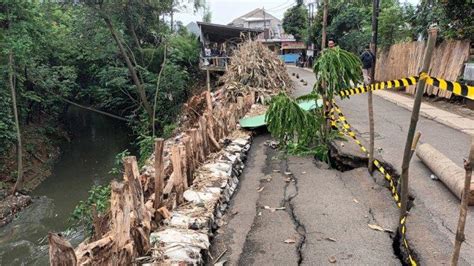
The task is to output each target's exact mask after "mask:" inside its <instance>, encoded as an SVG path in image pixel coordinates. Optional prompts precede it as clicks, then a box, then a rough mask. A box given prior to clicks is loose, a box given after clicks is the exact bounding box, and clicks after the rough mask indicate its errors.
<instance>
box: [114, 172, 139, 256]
mask: <svg viewBox="0 0 474 266" xmlns="http://www.w3.org/2000/svg"><path fill="white" fill-rule="evenodd" d="M110 186H111V190H112V195H111V200H110V212H111V220H112V221H113V223H112V226H111V228H112V230H111V231H112V236H113V239H114V242H115V245H114V252H115V253H116V254H120V258H119V260H121V261H124V260H125V261H127V258H130V259H131V256H132V255H133V254H131V253H130V252H127V250H126V249H124V248H125V246H126V245H127V243H129V242H130V240H131V237H130V224H131V222H130V211H131V208H130V199H129V197H128V196H127V195H126V193H127V191H126V190H127V187H126V186H125V184H124V183H119V182H117V181H115V180H112V182H111V185H110Z"/></svg>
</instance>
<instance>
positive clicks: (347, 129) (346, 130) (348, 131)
mask: <svg viewBox="0 0 474 266" xmlns="http://www.w3.org/2000/svg"><path fill="white" fill-rule="evenodd" d="M335 113H337V118H336V115H335ZM329 115H330V118H331V126H332V127H334V128H338V125H341V126H342V132H341V133H342V134H345V135H347V136H349V137H351V138H352V139H354V141H355V142H356V143H357V145H359V147H360V149H361V150H362V151H363V152H364V153H366V154H367V155H369V152H368V150H367V149H366V148H365V147H364V145H363V144H362V143H361V142H360V141H359V140H358V139H357V137H356V134H355V132H354V130H353V129H352V127H351V125H350V124H349V122H347V119H346V117H345V116H344V114H343V113H342V111H341V109H340V108H339V106H337V104H336V102H335V101H334V100H333V102H332V108H331V110H330V112H329ZM374 165H375V167H377V170H378V171H379V172H380V173H382V174H383V175H384V177H385V179H386V180H387V181H388V182H389V184H390V191H391V193H392V197H393V199H394V200H395V203H396V205H397V207H398V208H400V207H401V201H400V196H399V195H398V190H397V186H396V184H395V181H394V179H393V178H392V176H391V175H390V174H389V173H388V172H387V171H386V170H385V168H384V167H383V166H382V164H381V163H380V162H379V161H378V160H376V159H374ZM406 220H407V216H406V215H405V216H404V217H402V218H401V219H400V231H401V239H402V242H403V245H404V246H405V249H406V251H407V254H408V260H409V262H410V265H412V266H416V265H418V264H417V262H416V260H415V259H414V258H413V256H412V254H411V249H410V246H409V245H408V241H407V238H406V230H407V228H406Z"/></svg>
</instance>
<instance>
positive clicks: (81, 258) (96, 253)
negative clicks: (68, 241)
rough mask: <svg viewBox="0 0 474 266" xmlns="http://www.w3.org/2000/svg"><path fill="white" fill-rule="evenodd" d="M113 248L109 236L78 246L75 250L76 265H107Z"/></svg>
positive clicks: (112, 242)
mask: <svg viewBox="0 0 474 266" xmlns="http://www.w3.org/2000/svg"><path fill="white" fill-rule="evenodd" d="M109 233H110V232H109ZM113 247H114V241H113V239H112V237H111V236H110V235H108V236H105V237H104V238H102V239H99V240H97V241H95V242H92V243H89V244H80V245H79V246H78V247H77V249H76V255H77V264H78V265H108V264H110V262H111V257H112V250H113Z"/></svg>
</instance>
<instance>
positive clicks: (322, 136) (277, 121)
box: [266, 47, 362, 162]
mask: <svg viewBox="0 0 474 266" xmlns="http://www.w3.org/2000/svg"><path fill="white" fill-rule="evenodd" d="M361 67H362V63H361V62H360V59H359V57H358V56H356V55H354V54H352V53H350V52H348V51H345V50H343V49H341V48H339V47H335V48H332V49H325V50H323V51H322V53H321V56H320V57H319V58H318V60H317V61H316V62H315V64H314V73H317V74H316V83H315V85H314V88H313V91H312V92H311V93H310V94H307V95H303V96H301V97H299V98H297V99H296V100H295V99H292V98H291V97H290V96H289V95H287V94H286V93H280V94H279V95H278V96H276V97H274V98H273V99H272V102H271V104H270V107H269V109H268V112H267V116H266V121H267V123H268V130H269V131H270V133H271V134H272V135H273V136H274V137H275V138H277V139H278V140H279V141H280V145H281V147H282V148H283V149H284V150H285V151H286V152H287V153H289V154H292V155H314V156H315V157H316V158H318V159H319V160H321V161H325V162H329V144H330V142H331V141H332V140H334V139H336V138H341V136H339V133H338V132H337V131H335V130H333V129H331V126H330V123H329V120H328V115H327V114H328V113H329V111H330V104H329V105H326V104H324V103H331V102H332V100H333V99H334V97H335V96H337V95H338V94H339V92H340V91H341V90H343V89H345V88H347V87H349V86H350V85H349V84H351V83H353V84H358V83H360V82H361V80H362V71H361ZM319 99H321V100H322V103H323V105H322V106H320V108H315V109H313V110H311V111H306V110H303V109H302V108H301V107H299V106H298V102H302V101H314V104H315V106H318V100H319Z"/></svg>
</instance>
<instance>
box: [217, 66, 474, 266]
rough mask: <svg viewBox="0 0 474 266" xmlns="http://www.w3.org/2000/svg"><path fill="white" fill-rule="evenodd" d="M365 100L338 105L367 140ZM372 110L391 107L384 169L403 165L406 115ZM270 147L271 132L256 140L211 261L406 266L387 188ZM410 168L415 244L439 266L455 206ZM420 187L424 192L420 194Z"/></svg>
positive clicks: (383, 132)
mask: <svg viewBox="0 0 474 266" xmlns="http://www.w3.org/2000/svg"><path fill="white" fill-rule="evenodd" d="M289 72H290V73H291V72H298V73H299V76H300V78H303V79H305V80H307V81H309V84H308V85H307V86H302V83H301V82H299V81H298V80H296V78H294V81H295V84H296V87H297V89H296V90H295V92H294V94H295V95H302V94H305V93H307V92H309V91H310V90H311V88H312V85H313V84H312V82H313V76H312V74H311V73H308V72H305V71H302V70H297V69H290V70H289ZM363 100H364V98H359V99H358V100H357V99H356V97H353V99H351V100H350V101H347V102H344V103H341V105H342V108H343V109H344V111H345V113H346V115H347V116H348V118H349V120H350V122H351V123H352V124H353V125H354V126H355V127H356V128H358V129H359V131H360V133H362V136H365V135H366V133H365V131H366V127H365V120H364V119H366V117H365V111H364V108H365V102H364V101H363ZM375 101H376V108H379V106H381V107H380V108H381V110H383V109H382V107H383V108H392V109H387V110H386V113H385V112H381V113H377V122H378V123H379V124H382V123H383V124H384V125H383V127H382V125H380V126H379V127H380V128H381V129H380V131H378V132H379V133H378V137H377V146H378V147H382V148H383V149H382V150H381V153H382V155H383V156H384V158H385V159H386V160H389V161H391V162H392V163H393V164H394V165H397V164H398V163H399V161H397V159H398V158H397V156H396V154H397V153H396V152H398V153H401V151H398V150H399V149H401V147H403V138H404V135H405V134H404V133H403V130H404V128H403V126H404V124H403V121H404V119H403V117H398V116H399V113H400V114H401V115H408V112H406V111H405V110H404V109H401V108H399V107H397V106H395V105H393V104H390V103H388V102H385V101H383V100H381V99H378V98H376V100H375ZM379 116H380V117H379ZM393 117H397V118H393ZM399 121H400V122H399ZM429 122H430V121H422V122H421V124H424V123H429ZM407 123H408V120H407ZM400 124H401V125H400ZM437 126H440V125H437ZM382 128H383V129H382ZM437 130H438V132H440V131H439V130H440V129H437ZM444 130H447V131H449V130H450V129H449V128H445V129H444ZM427 135H428V134H427ZM435 135H436V134H435ZM387 138H390V141H387ZM269 140H271V137H270V136H269V135H268V133H263V134H262V133H260V134H259V135H257V136H256V137H255V138H254V142H253V145H252V148H251V150H250V155H249V157H248V162H247V165H246V168H245V170H244V173H243V174H242V176H241V179H240V180H241V182H240V184H239V187H238V190H237V193H236V194H235V195H234V198H233V200H232V202H231V204H230V207H229V210H228V211H227V214H226V216H225V218H224V220H223V221H224V222H223V224H222V225H221V227H220V228H219V229H218V230H217V232H216V235H215V237H214V239H213V243H212V247H211V256H212V257H213V258H214V259H217V258H219V259H220V260H219V261H221V262H222V261H225V262H226V263H227V265H300V264H304V265H327V264H333V263H336V264H345V265H400V264H401V263H400V260H399V258H398V255H399V252H397V251H396V249H394V247H393V243H394V239H393V238H394V233H393V232H395V231H396V230H397V226H398V209H397V208H396V205H395V204H394V203H393V199H392V198H391V196H390V193H389V192H388V190H387V188H386V187H385V184H383V182H382V183H381V182H379V180H377V179H374V178H372V177H371V176H370V175H369V174H368V173H367V170H366V169H365V168H359V169H354V170H351V171H347V172H339V171H336V170H329V169H327V167H326V166H325V165H324V164H321V163H317V162H315V161H314V160H313V159H312V158H310V157H305V158H298V157H286V156H282V154H280V153H279V152H278V151H277V150H275V149H272V148H271V147H269V146H268V145H265V143H266V142H267V141H269ZM449 141H453V140H451V139H450V140H449ZM465 141H467V138H465ZM382 144H384V145H382ZM346 145H349V144H346ZM385 145H386V146H387V147H385ZM460 145H462V144H460ZM453 147H454V146H453ZM460 148H461V147H460ZM454 155H455V154H454ZM413 165H414V166H413V168H412V170H413V171H412V180H413V192H414V194H415V195H416V196H417V198H416V199H415V207H414V208H413V209H412V213H411V215H410V219H409V223H408V230H409V240H410V243H411V244H412V245H413V246H414V247H415V250H416V252H417V253H418V254H419V259H420V261H421V262H422V263H423V264H443V263H446V262H447V261H448V259H449V256H450V254H451V246H452V241H453V239H454V235H453V234H452V232H451V231H454V228H455V221H457V212H458V206H457V204H458V201H457V199H455V198H454V197H453V196H452V195H451V194H450V193H449V191H447V190H446V189H445V188H444V187H443V185H442V184H440V183H439V182H435V181H431V179H429V175H430V173H429V171H428V170H427V169H426V168H424V166H423V165H422V164H421V163H420V162H418V161H417V160H414V162H413ZM290 173H291V174H290ZM419 183H421V184H419ZM418 186H423V188H422V189H420V190H418ZM425 193H427V194H428V196H427V195H425ZM443 198H445V199H447V200H446V201H445V202H444V201H443ZM448 200H449V201H448ZM438 202H442V204H438ZM431 203H432V204H431ZM434 204H438V205H434ZM274 208H281V209H279V210H275V209H274ZM447 210H449V213H448V211H447ZM440 214H442V215H440ZM436 215H439V216H436ZM449 215H451V216H452V217H448V216H449ZM451 223H452V225H451ZM369 225H370V226H380V227H382V228H383V229H385V231H378V230H374V229H373V228H371V227H369ZM449 226H451V228H452V229H448V228H449ZM469 226H471V227H472V223H471V222H470V224H468V227H469ZM450 230H451V231H450ZM470 230H472V228H471V229H468V231H469V232H468V238H469V235H470V234H471V233H472V232H471V231H470ZM285 242H287V243H285ZM468 242H469V240H468ZM418 248H419V249H418ZM469 249H470V244H466V245H464V248H463V252H462V256H463V258H462V261H461V265H463V264H467V261H473V260H471V259H470V257H469V256H471V254H470V252H472V251H469Z"/></svg>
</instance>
